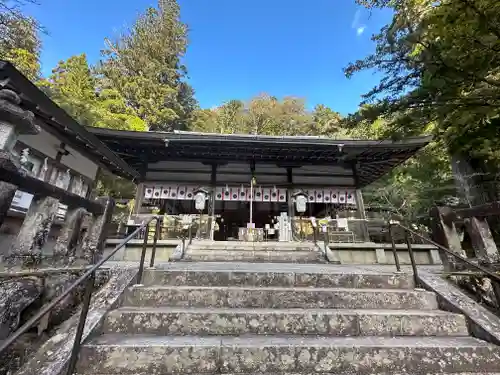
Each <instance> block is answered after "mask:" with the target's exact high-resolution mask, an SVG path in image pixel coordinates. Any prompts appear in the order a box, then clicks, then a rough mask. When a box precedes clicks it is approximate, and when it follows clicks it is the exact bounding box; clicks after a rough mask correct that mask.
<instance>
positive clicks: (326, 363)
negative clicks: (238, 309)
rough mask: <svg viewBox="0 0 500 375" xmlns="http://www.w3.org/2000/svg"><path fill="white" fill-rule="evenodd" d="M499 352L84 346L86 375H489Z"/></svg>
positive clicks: (224, 344)
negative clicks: (466, 374)
mask: <svg viewBox="0 0 500 375" xmlns="http://www.w3.org/2000/svg"><path fill="white" fill-rule="evenodd" d="M499 361H500V348H499V347H496V346H493V345H491V344H488V343H486V342H483V341H481V340H478V339H475V338H471V337H454V338H449V337H447V338H443V337H418V338H414V337H307V336H306V337H305V336H294V337H290V336H287V337H265V336H241V337H231V336H212V337H192V336H141V335H132V336H124V335H103V336H100V337H97V338H96V339H94V340H91V341H90V342H88V343H86V344H85V345H83V346H82V349H81V352H80V361H79V364H78V372H79V373H86V374H120V375H146V374H147V375H150V374H184V373H224V374H230V373H238V374H241V373H247V374H251V373H259V374H262V373H287V372H289V373H309V374H313V373H319V374H326V373H337V374H341V373H342V374H346V373H348V374H395V373H405V374H419V375H420V374H429V373H433V372H434V373H440V374H443V373H456V372H457V370H458V369H459V370H460V371H462V372H480V373H484V372H494V371H497V370H498V363H499Z"/></svg>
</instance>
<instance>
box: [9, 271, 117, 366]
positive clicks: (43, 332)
mask: <svg viewBox="0 0 500 375" xmlns="http://www.w3.org/2000/svg"><path fill="white" fill-rule="evenodd" d="M84 272H85V269H82V268H80V269H78V268H74V269H66V270H58V269H44V270H39V271H34V272H32V274H31V275H29V276H28V273H27V272H26V271H23V272H21V271H20V272H18V275H15V274H13V273H12V272H11V273H9V274H5V273H0V340H2V339H5V338H7V337H8V336H9V335H10V334H12V333H13V332H14V331H15V330H16V329H17V328H19V327H20V326H21V325H22V324H24V323H25V322H26V321H27V320H29V319H30V318H31V317H32V316H33V315H34V314H36V313H37V312H38V311H40V309H41V308H43V306H44V305H46V304H47V303H50V301H52V300H53V299H54V298H56V297H57V296H59V295H60V294H61V293H63V292H64V291H65V290H66V289H68V287H69V286H70V285H71V284H72V283H73V282H74V281H75V280H76V279H77V278H78V277H80V276H81V275H82V274H83V273H84ZM110 275H111V271H110V270H109V269H102V270H99V271H98V272H97V275H96V281H95V284H94V287H95V290H96V291H97V290H99V289H100V288H101V287H102V286H103V285H105V284H106V283H107V282H108V280H109V278H110ZM83 291H84V285H82V286H80V287H78V288H76V289H75V291H74V292H73V293H71V294H70V295H69V296H68V297H67V298H65V299H64V300H63V301H62V302H61V303H60V304H59V305H57V306H56V307H55V308H54V309H53V310H52V311H51V312H50V313H49V314H48V315H47V317H46V318H44V319H42V320H41V321H40V322H39V324H38V325H36V326H34V327H33V328H32V329H31V330H30V331H28V332H27V333H26V334H24V335H23V336H21V337H20V338H19V339H18V340H17V342H16V343H15V344H14V345H13V346H12V347H11V348H10V350H9V354H8V355H7V356H6V357H5V358H2V359H0V374H5V373H12V369H13V368H18V367H19V366H20V365H21V364H22V363H23V362H24V360H25V359H28V358H29V353H31V352H32V351H34V350H36V348H37V347H39V346H40V345H42V344H43V343H44V342H45V341H46V340H47V339H48V338H50V337H51V335H52V332H53V331H54V329H56V328H57V327H58V326H59V325H60V324H62V323H63V322H65V321H66V320H67V319H68V318H70V317H71V316H72V315H73V314H74V313H75V311H76V310H77V309H78V307H79V305H80V304H81V302H82V298H83Z"/></svg>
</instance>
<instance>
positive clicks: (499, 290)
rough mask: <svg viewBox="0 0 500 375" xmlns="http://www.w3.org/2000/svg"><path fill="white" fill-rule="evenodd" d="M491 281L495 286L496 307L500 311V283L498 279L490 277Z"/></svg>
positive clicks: (492, 285) (493, 286)
mask: <svg viewBox="0 0 500 375" xmlns="http://www.w3.org/2000/svg"><path fill="white" fill-rule="evenodd" d="M490 282H491V287H492V288H493V294H494V295H495V299H496V301H495V303H496V308H497V311H499V312H500V283H498V282H497V281H496V280H493V279H491V278H490Z"/></svg>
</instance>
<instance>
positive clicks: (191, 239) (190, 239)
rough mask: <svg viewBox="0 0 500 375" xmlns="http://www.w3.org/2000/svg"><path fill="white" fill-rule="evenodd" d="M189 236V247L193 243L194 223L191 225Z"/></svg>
mask: <svg viewBox="0 0 500 375" xmlns="http://www.w3.org/2000/svg"><path fill="white" fill-rule="evenodd" d="M188 235H189V245H191V244H192V243H193V223H191V224H189V229H188Z"/></svg>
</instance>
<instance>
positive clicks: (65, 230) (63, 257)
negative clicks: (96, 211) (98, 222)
mask: <svg viewBox="0 0 500 375" xmlns="http://www.w3.org/2000/svg"><path fill="white" fill-rule="evenodd" d="M86 213H87V211H86V210H85V209H83V208H73V209H69V210H68V211H67V212H66V219H65V221H64V225H63V227H62V228H61V232H60V233H59V236H58V237H57V240H56V244H55V246H54V250H53V259H54V262H55V263H62V264H65V265H66V264H71V263H73V262H74V261H75V252H76V246H77V245H78V240H79V238H80V230H81V227H82V222H83V218H84V216H85V215H86Z"/></svg>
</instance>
